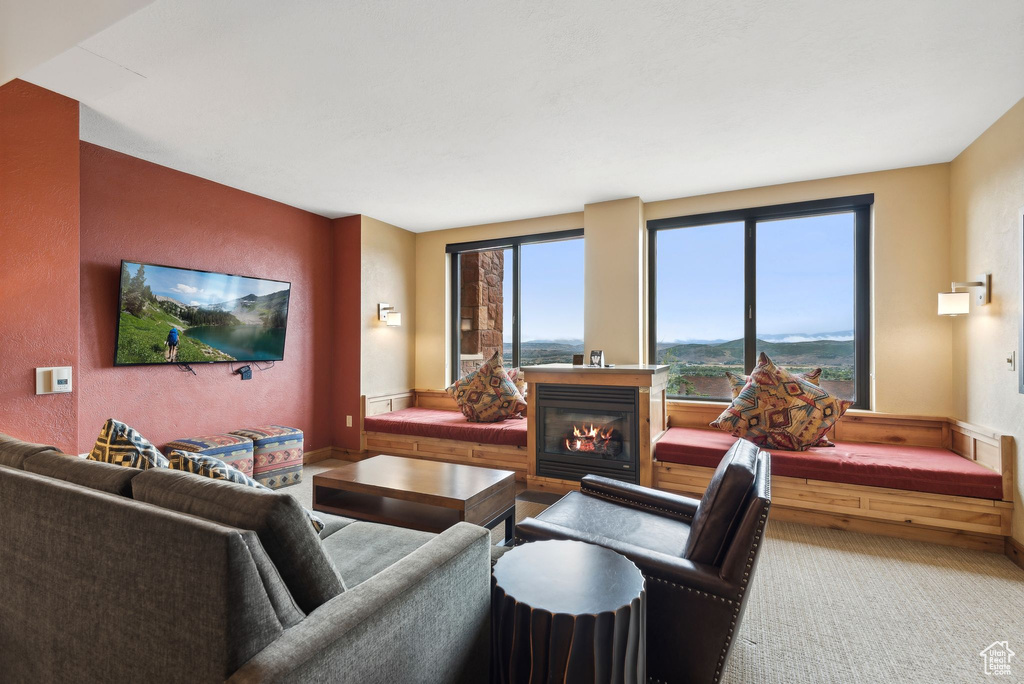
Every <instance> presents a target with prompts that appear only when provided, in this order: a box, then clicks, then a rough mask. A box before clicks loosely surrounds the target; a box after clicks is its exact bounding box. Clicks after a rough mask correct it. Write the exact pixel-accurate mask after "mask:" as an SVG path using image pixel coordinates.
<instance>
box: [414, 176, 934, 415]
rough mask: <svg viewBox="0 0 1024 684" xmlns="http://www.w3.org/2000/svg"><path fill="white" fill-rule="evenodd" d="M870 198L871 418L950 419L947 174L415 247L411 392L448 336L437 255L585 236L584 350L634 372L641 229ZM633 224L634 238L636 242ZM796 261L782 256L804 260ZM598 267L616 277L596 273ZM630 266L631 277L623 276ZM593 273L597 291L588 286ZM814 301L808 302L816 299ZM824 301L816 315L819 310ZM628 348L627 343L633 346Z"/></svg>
mask: <svg viewBox="0 0 1024 684" xmlns="http://www.w3.org/2000/svg"><path fill="white" fill-rule="evenodd" d="M862 193H874V195H875V206H874V215H873V245H872V254H873V259H872V261H873V268H872V290H873V292H874V301H875V303H876V305H877V306H875V307H874V310H873V312H872V367H873V372H874V378H875V379H874V383H873V397H874V401H873V403H872V406H873V407H874V408H875V409H876V410H878V411H886V412H891V413H915V414H927V415H942V416H946V415H950V413H951V412H952V408H953V407H952V387H953V384H952V333H951V325H952V323H951V321H950V320H949V319H947V318H941V317H939V316H937V315H936V312H935V305H936V304H935V302H936V299H935V298H936V293H938V292H939V291H942V290H944V289H946V288H948V285H949V280H950V273H949V266H950V229H949V164H936V165H932V166H921V167H914V168H909V169H898V170H894V171H881V172H877V173H869V174H860V175H855V176H844V177H840V178H830V179H824V180H817V181H807V182H801V183H790V184H786V185H778V186H771V187H764V188H756V189H752V190H741V191H736V192H728V193H719V194H714V195H703V196H699V197H689V198H683V199H676V200H667V201H661V202H649V203H646V204H643V203H641V202H640V201H639V200H638V199H636V198H633V199H628V200H619V201H615V202H604V203H600V204H592V205H587V206H586V207H585V210H584V212H583V213H582V214H581V213H575V214H562V215H558V216H551V217H544V218H537V219H529V220H524V221H510V222H505V223H496V224H490V225H484V226H472V227H469V228H457V229H452V230H445V231H437V232H432V233H420V234H418V235H417V236H416V265H417V273H416V283H417V285H416V308H417V313H418V314H419V321H420V323H419V325H418V327H417V330H416V386H417V387H422V388H435V387H443V386H444V384H445V382H446V378H447V375H446V365H447V353H446V340H447V331H448V329H449V328H448V315H449V313H448V298H447V285H448V276H447V261H446V259H445V254H444V248H445V245H446V244H448V243H451V242H466V241H470V240H483V239H487V238H496V237H507V236H509V235H524V234H530V233H543V232H549V231H555V230H566V229H570V228H579V227H580V226H584V228H585V230H586V236H587V240H586V248H585V250H586V251H585V254H586V272H587V274H588V275H587V276H586V277H587V288H586V292H585V297H586V302H585V313H586V321H585V323H584V325H585V335H586V340H585V341H586V345H587V349H589V348H590V347H591V346H600V347H602V348H604V349H605V351H606V352H612V351H614V356H613V355H612V354H611V353H608V354H607V356H608V360H609V361H611V362H613V363H615V362H618V363H629V362H634V361H636V360H638V358H637V357H636V348H637V346H639V347H640V352H641V354H640V357H639V358H642V352H643V349H644V348H645V347H646V344H644V343H643V342H642V337H638V336H642V335H643V332H642V331H643V326H644V320H645V316H644V315H643V314H644V312H645V311H646V305H645V304H644V300H645V296H646V293H645V285H646V281H645V277H639V278H638V277H637V272H638V271H637V269H639V272H640V273H643V268H642V266H641V265H642V264H643V260H644V253H645V247H644V239H643V238H644V235H643V232H642V226H643V222H644V221H645V220H650V219H656V218H666V217H671V216H682V215H687V214H696V213H703V212H709V211H719V210H725V209H737V208H744V207H756V206H764V205H771V204H779V203H785V202H797V201H804V200H812V199H823V198H828V197H840V196H845V195H857V194H862ZM638 222H639V227H640V229H639V230H638ZM813 255H814V251H813V246H808V249H807V251H806V252H805V253H802V254H795V255H787V256H791V257H792V258H794V259H797V260H799V259H807V258H813ZM609 264H614V265H620V266H622V267H621V268H618V269H614V268H613V269H610V270H609V269H608V268H605V266H607V265H609ZM634 264H636V267H634ZM598 272H603V273H605V274H606V275H605V276H604V277H603V278H602V280H601V283H600V286H597V287H594V286H592V279H593V277H594V274H595V273H598ZM821 295H822V293H810V296H821ZM825 295H826V296H823V297H822V299H821V305H822V306H828V305H829V302H828V299H827V293H825ZM609 301H612V302H615V303H616V306H617V307H619V308H621V309H622V310H623V311H626V312H627V314H628V316H629V319H630V321H631V322H632V321H633V320H634V319H635V318H636V317H637V316H636V313H637V312H638V311H639V319H640V320H639V323H638V324H636V325H633V324H632V323H631V325H628V326H627V325H621V324H618V323H617V324H615V325H607V324H606V323H604V321H603V320H602V319H600V318H598V317H596V316H595V315H594V313H593V312H595V311H601V310H602V309H603V310H607V309H608V302H609ZM634 338H637V339H634Z"/></svg>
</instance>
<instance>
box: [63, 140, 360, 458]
mask: <svg viewBox="0 0 1024 684" xmlns="http://www.w3.org/2000/svg"><path fill="white" fill-rule="evenodd" d="M81 170H82V173H81V175H82V179H81V211H82V220H81V364H82V373H81V376H82V377H81V382H80V386H79V389H80V393H81V395H82V396H83V397H85V398H86V400H85V401H83V402H82V405H81V408H80V411H79V421H78V424H79V434H80V436H81V437H80V440H79V444H80V448H81V449H82V450H86V449H87V448H88V447H89V446H90V445H91V443H92V441H93V440H94V439H95V435H96V434H97V433H98V432H99V430H100V427H101V426H102V424H103V421H104V420H106V419H107V418H109V417H113V418H117V419H119V420H123V421H125V422H127V423H129V424H130V425H132V426H134V427H136V428H138V429H139V430H140V431H141V432H142V434H143V435H145V436H146V437H148V438H149V439H150V440H152V441H153V442H154V443H155V444H157V445H161V444H164V443H166V442H168V441H170V440H173V439H175V438H179V437H188V436H192V435H201V434H208V433H212V432H226V431H228V430H233V429H236V428H240V427H245V426H247V425H257V424H268V423H277V424H283V425H291V426H294V427H298V428H301V429H302V430H303V432H304V433H305V438H306V444H305V447H306V449H307V450H312V449H318V448H321V447H326V446H331V445H332V443H333V444H337V442H336V441H335V439H334V438H335V435H334V434H333V429H334V428H333V423H332V415H333V413H332V401H333V394H334V391H333V387H332V384H333V383H334V382H335V377H336V374H335V373H334V364H335V362H336V361H337V359H338V357H339V353H348V352H343V351H342V350H341V349H339V348H338V340H337V334H338V330H336V329H335V328H334V323H333V322H332V321H333V320H334V319H335V318H336V317H337V316H338V315H342V314H344V313H345V311H346V310H345V308H344V305H341V306H340V308H339V306H337V305H336V303H335V297H334V277H335V276H334V273H335V267H336V264H334V263H333V262H334V260H335V259H336V258H338V256H339V252H338V250H337V249H336V248H335V244H334V230H333V227H332V222H331V221H330V220H329V219H326V218H324V217H322V216H317V215H315V214H311V213H309V212H306V211H302V210H300V209H296V208H294V207H289V206H286V205H284V204H280V203H278V202H274V201H271V200H268V199H265V198H262V197H258V196H256V195H251V194H249V193H246V192H242V191H240V190H235V189H233V188H229V187H226V186H223V185H219V184H217V183H214V182H211V181H208V180H203V179H201V178H197V177H196V176H191V175H188V174H185V173H181V172H178V171H174V170H172V169H168V168H166V167H162V166H158V165H156V164H151V163H149V162H145V161H142V160H140V159H136V158H134V157H130V156H127V155H124V154H120V153H118V152H114V151H112V150H108V149H105V148H102V147H98V146H95V145H91V144H89V143H84V142H83V143H81ZM358 250H359V243H358V240H357V241H356V243H355V259H356V261H357V263H358V259H359V255H358V254H359V252H358ZM341 255H342V256H345V258H348V256H347V255H345V254H344V250H342V254H341ZM121 259H128V260H131V261H141V262H148V263H156V264H166V265H170V266H181V267H184V268H197V269H202V270H209V271H221V272H227V273H235V274H239V275H246V276H253V277H258V278H272V279H276V280H287V281H290V282H291V283H292V290H291V304H290V311H289V315H288V334H287V341H286V344H285V355H284V361H280V362H278V363H277V364H276V366H275V367H274V368H272V369H270V370H268V371H265V372H259V371H256V370H254V371H253V379H252V380H249V381H242V380H240V378H239V376H237V375H233V374H232V371H231V367H230V365H228V364H206V365H196V366H195V370H196V373H197V374H198V376H193V375H191V374H189V373H183V372H182V371H180V370H178V368H177V367H175V366H169V367H168V366H144V367H114V365H113V358H114V338H115V330H116V316H117V295H118V280H119V273H120V271H119V267H120V261H121ZM356 277H358V272H357V276H356ZM354 301H355V305H356V307H358V290H357V294H356V295H355V300H354ZM348 315H350V316H352V317H353V318H357V317H358V308H356V309H354V310H353V312H351V313H349V314H348ZM356 339H357V340H358V336H356ZM355 353H356V356H355V364H356V369H357V374H356V380H355V382H356V384H357V387H358V364H359V357H358V342H357V348H356V351H355ZM342 425H344V423H342Z"/></svg>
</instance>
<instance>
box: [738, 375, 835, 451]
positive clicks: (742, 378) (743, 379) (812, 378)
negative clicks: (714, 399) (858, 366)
mask: <svg viewBox="0 0 1024 684" xmlns="http://www.w3.org/2000/svg"><path fill="white" fill-rule="evenodd" d="M795 375H796V377H798V378H803V379H804V380H806V381H807V382H809V383H811V384H812V385H818V384H819V383H820V382H821V369H820V368H815V369H814V370H812V371H807V372H806V373H795ZM725 377H726V378H728V379H729V391H730V392H732V398H733V399H735V398H736V397H738V396H739V395H740V392H742V391H743V388H744V386H746V384H747V380H749V379H750V376H749V375H740V374H739V373H731V372H729V371H725ZM814 446H818V447H834V446H835V444H833V443H832V442H831V441H830V440H829V438H828V437H822V438H821V439H820V440H819V441H818V443H817V444H815V445H814Z"/></svg>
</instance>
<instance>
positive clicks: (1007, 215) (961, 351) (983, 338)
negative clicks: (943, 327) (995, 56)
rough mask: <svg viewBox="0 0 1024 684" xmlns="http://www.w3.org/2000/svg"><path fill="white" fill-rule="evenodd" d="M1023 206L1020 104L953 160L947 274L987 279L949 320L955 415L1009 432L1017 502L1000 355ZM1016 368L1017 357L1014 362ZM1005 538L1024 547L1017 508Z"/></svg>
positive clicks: (1023, 108)
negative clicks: (981, 293)
mask: <svg viewBox="0 0 1024 684" xmlns="http://www.w3.org/2000/svg"><path fill="white" fill-rule="evenodd" d="M1022 208H1024V100H1021V101H1020V102H1018V103H1017V104H1016V105H1015V106H1014V107H1013V108H1012V109H1010V111H1009V112H1007V113H1006V114H1005V115H1003V117H1002V118H1000V119H999V120H998V121H997V122H996V123H994V124H993V125H992V127H991V128H989V129H988V130H987V131H985V132H984V133H983V134H982V135H981V136H980V137H979V138H978V139H977V140H975V141H974V142H973V143H972V144H971V145H970V146H969V147H968V148H967V149H966V150H964V151H963V152H962V153H961V154H960V156H958V157H957V158H956V159H954V160H953V162H952V164H951V173H950V216H951V226H952V244H953V250H952V267H953V268H952V277H953V278H955V279H956V280H974V276H976V275H979V274H981V273H991V274H992V303H991V304H989V305H988V306H983V307H975V306H974V304H973V303H972V305H971V307H972V311H971V314H970V315H969V316H961V317H959V318H957V319H955V320H954V322H953V330H954V334H953V352H954V353H953V381H954V386H955V387H956V392H955V393H954V397H955V400H954V405H955V411H956V416H957V417H958V418H962V419H963V420H966V421H968V422H971V423H977V424H979V425H983V426H985V427H989V428H992V429H994V430H996V431H998V432H1002V433H1004V434H1011V435H1013V437H1014V440H1015V441H1016V444H1017V455H1016V474H1017V478H1016V492H1015V499H1016V501H1017V502H1021V501H1024V458H1022V456H1021V454H1022V451H1024V449H1022V447H1024V395H1022V394H1020V393H1018V391H1017V374H1016V373H1015V372H1010V370H1009V366H1008V365H1007V364H1006V363H1005V358H1006V357H1007V356H1009V355H1010V353H1011V352H1014V351H1016V350H1017V345H1018V326H1019V324H1020V312H1021V294H1022V293H1021V287H1020V282H1021V280H1020V279H1021V273H1020V259H1021V250H1022V245H1021V210H1022ZM1017 362H1018V363H1020V359H1018V360H1017ZM1013 536H1014V538H1016V539H1017V540H1018V541H1021V542H1024V507H1022V506H1020V505H1017V506H1016V507H1015V508H1014V517H1013Z"/></svg>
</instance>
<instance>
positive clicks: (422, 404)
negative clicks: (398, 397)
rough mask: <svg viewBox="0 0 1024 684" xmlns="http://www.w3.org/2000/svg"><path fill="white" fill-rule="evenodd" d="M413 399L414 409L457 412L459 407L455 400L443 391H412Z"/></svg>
mask: <svg viewBox="0 0 1024 684" xmlns="http://www.w3.org/2000/svg"><path fill="white" fill-rule="evenodd" d="M412 394H413V396H414V397H415V401H414V404H413V405H414V406H416V408H428V409H441V410H443V411H458V410H459V405H458V404H457V403H455V399H453V398H452V397H451V395H449V394H448V393H447V392H445V391H444V390H422V389H417V390H413V391H412Z"/></svg>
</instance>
